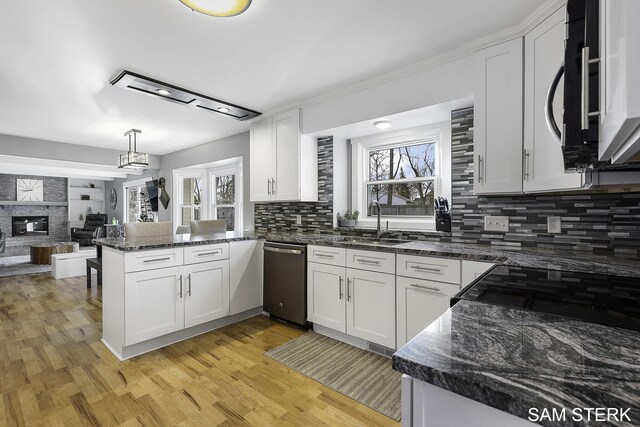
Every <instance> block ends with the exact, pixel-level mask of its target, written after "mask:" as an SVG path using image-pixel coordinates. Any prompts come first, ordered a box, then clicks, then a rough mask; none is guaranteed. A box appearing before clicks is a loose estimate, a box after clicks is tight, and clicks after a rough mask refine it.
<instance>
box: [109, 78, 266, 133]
mask: <svg viewBox="0 0 640 427" xmlns="http://www.w3.org/2000/svg"><path fill="white" fill-rule="evenodd" d="M111 84H112V85H113V86H118V87H121V88H124V89H129V90H131V91H134V92H142V93H145V94H147V95H151V96H153V97H155V98H159V99H163V100H165V101H171V102H174V103H177V104H182V105H189V106H192V107H195V108H199V109H202V110H208V111H211V112H214V113H216V114H220V115H223V116H227V117H231V118H234V119H236V120H242V121H244V120H249V119H252V118H254V117H257V116H259V115H260V114H262V113H259V112H257V111H254V110H250V109H248V108H244V107H240V106H238V105H234V104H230V103H228V102H225V101H221V100H219V99H215V98H212V97H210V96H207V95H202V94H200V93H197V92H193V91H190V90H188V89H184V88H181V87H178V86H175V85H172V84H169V83H165V82H161V81H159V80H156V79H152V78H150V77H146V76H143V75H141V74H137V73H134V72H131V71H127V70H123V71H122V72H120V73H119V74H118V75H117V76H116V77H115V78H114V79H113V80H111Z"/></svg>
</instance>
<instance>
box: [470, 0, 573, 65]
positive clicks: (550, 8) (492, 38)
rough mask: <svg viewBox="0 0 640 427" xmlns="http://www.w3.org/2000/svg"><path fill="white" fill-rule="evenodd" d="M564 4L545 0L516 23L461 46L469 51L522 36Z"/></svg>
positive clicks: (563, 0)
mask: <svg viewBox="0 0 640 427" xmlns="http://www.w3.org/2000/svg"><path fill="white" fill-rule="evenodd" d="M565 4H566V0H547V1H546V2H545V3H543V4H542V5H541V6H540V7H538V8H537V9H536V10H534V11H533V13H531V14H530V15H528V16H527V17H526V18H524V19H523V20H522V21H521V22H520V23H519V24H518V25H514V26H513V27H510V28H506V29H504V30H501V31H498V32H496V33H493V34H489V35H488V36H486V37H481V38H479V39H475V40H473V41H471V42H469V43H464V44H463V45H462V46H463V47H464V48H465V49H467V50H468V51H470V52H474V51H476V50H480V49H484V48H486V47H489V46H493V45H496V44H499V43H502V42H506V41H508V40H513V39H515V38H517V37H523V36H524V35H525V34H527V33H528V32H529V31H531V30H532V29H533V28H534V27H535V26H537V25H538V24H540V22H542V21H543V20H544V19H545V18H547V17H548V16H550V15H551V14H552V13H553V12H555V11H556V10H558V9H560V8H561V7H563V6H564V5H565Z"/></svg>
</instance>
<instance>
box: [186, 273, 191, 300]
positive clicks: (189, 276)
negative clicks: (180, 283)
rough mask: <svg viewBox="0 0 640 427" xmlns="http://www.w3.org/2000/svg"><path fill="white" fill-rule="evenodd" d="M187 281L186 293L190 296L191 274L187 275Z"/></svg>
mask: <svg viewBox="0 0 640 427" xmlns="http://www.w3.org/2000/svg"><path fill="white" fill-rule="evenodd" d="M187 279H189V287H188V288H187V293H188V294H189V296H191V273H189V275H188V276H187Z"/></svg>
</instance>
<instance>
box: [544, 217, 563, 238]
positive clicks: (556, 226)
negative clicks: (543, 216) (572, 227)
mask: <svg viewBox="0 0 640 427" xmlns="http://www.w3.org/2000/svg"><path fill="white" fill-rule="evenodd" d="M547 232H549V233H554V234H558V233H562V218H560V217H559V216H548V217H547Z"/></svg>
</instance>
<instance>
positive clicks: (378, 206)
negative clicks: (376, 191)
mask: <svg viewBox="0 0 640 427" xmlns="http://www.w3.org/2000/svg"><path fill="white" fill-rule="evenodd" d="M372 204H373V205H374V206H376V207H377V208H378V225H377V227H376V236H377V238H378V239H379V238H380V236H382V230H380V214H381V211H382V209H380V202H378V201H377V200H374V201H373V203H372Z"/></svg>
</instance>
